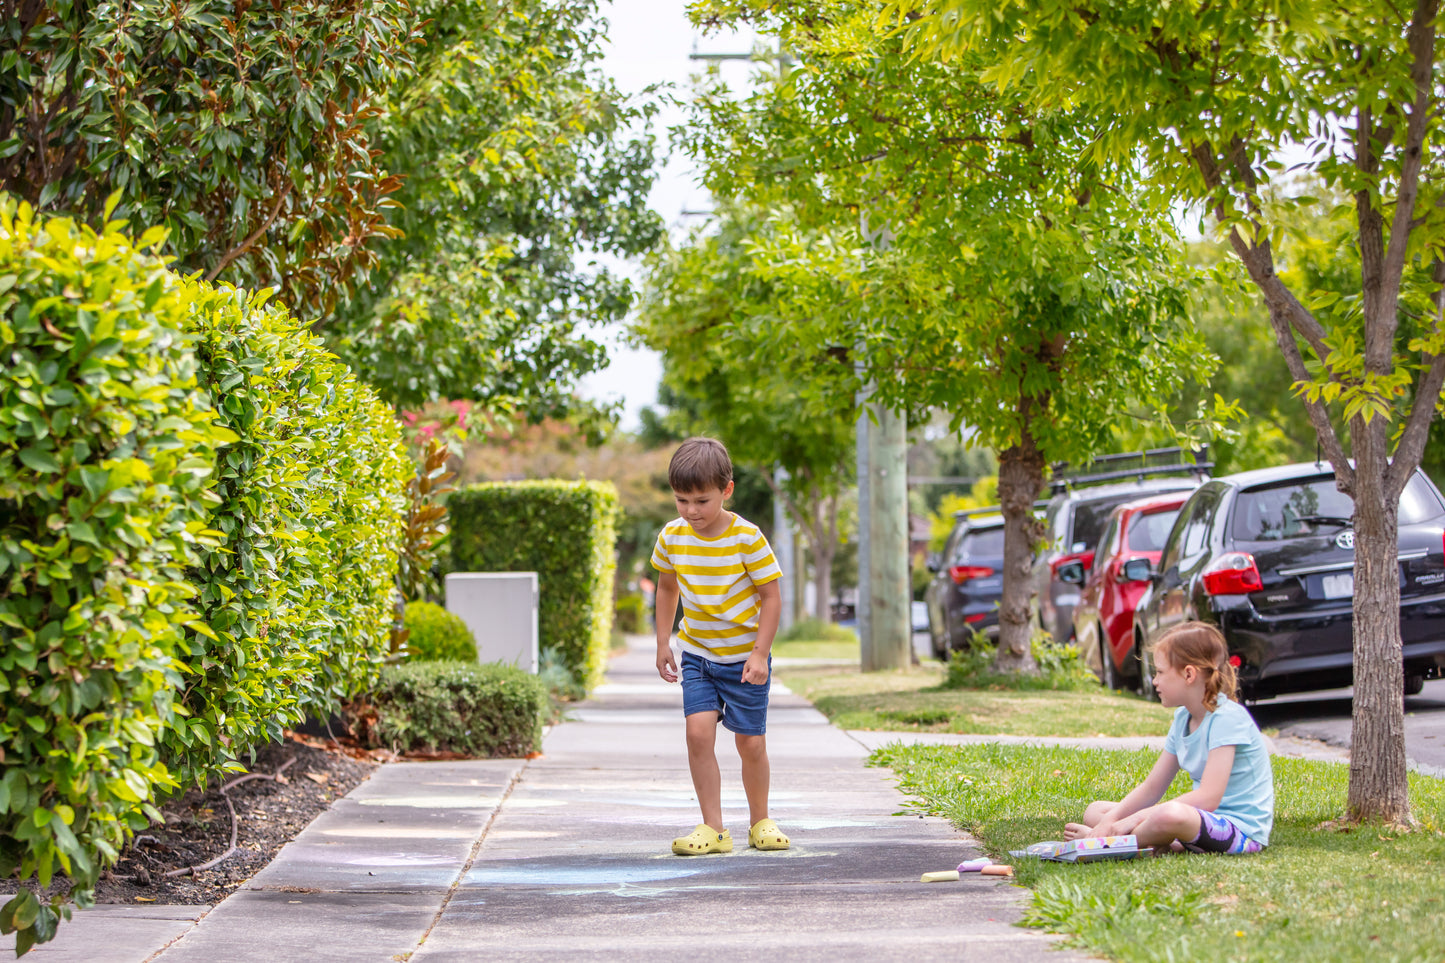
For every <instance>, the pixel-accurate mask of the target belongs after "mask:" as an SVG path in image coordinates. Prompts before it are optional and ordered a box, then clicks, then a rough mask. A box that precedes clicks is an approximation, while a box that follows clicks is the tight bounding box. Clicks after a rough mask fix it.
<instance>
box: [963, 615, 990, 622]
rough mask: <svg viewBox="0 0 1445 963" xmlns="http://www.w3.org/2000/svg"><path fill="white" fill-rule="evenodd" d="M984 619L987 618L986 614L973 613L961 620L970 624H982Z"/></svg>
mask: <svg viewBox="0 0 1445 963" xmlns="http://www.w3.org/2000/svg"><path fill="white" fill-rule="evenodd" d="M986 618H988V613H987V612H975V613H973V614H972V615H965V616H964V617H963V620H964V621H965V622H968V623H970V624H972V623H974V622H982V621H983V620H984V619H986Z"/></svg>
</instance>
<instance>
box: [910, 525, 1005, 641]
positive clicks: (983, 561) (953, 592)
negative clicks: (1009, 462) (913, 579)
mask: <svg viewBox="0 0 1445 963" xmlns="http://www.w3.org/2000/svg"><path fill="white" fill-rule="evenodd" d="M953 517H954V518H955V519H957V521H955V522H954V525H953V531H952V532H950V533H949V535H948V541H947V542H945V543H944V545H943V551H942V552H940V553H938V555H937V556H934V557H932V558H930V559H929V560H928V570H929V571H930V572H933V573H934V575H933V580H932V581H931V582H929V583H928V588H927V589H926V590H925V591H924V593H923V601H924V602H925V603H926V604H927V606H928V634H929V637H930V639H931V640H932V642H933V654H934V655H936V656H937V657H938V658H940V659H943V660H947V659H948V653H949V652H950V651H951V650H954V649H966V648H968V646H969V641H970V639H971V638H972V636H973V633H974V632H979V633H982V634H983V635H985V636H987V637H989V638H991V639H997V638H998V601H999V599H1000V598H1002V597H1003V515H1001V514H999V509H998V506H997V505H995V506H992V507H990V508H975V509H971V510H969V511H964V512H955V513H954V516H953Z"/></svg>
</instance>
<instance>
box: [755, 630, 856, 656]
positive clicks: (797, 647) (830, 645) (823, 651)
mask: <svg viewBox="0 0 1445 963" xmlns="http://www.w3.org/2000/svg"><path fill="white" fill-rule="evenodd" d="M773 658H775V659H851V660H853V661H854V662H857V661H859V652H858V638H857V636H854V638H853V640H852V641H851V642H819V641H811V640H801V641H798V642H774V643H773Z"/></svg>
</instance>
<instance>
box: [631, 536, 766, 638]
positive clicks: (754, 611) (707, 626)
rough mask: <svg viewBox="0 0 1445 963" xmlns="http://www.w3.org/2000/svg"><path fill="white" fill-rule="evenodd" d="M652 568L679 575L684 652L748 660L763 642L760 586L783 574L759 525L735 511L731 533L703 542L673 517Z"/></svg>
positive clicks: (655, 552) (654, 553) (680, 635)
mask: <svg viewBox="0 0 1445 963" xmlns="http://www.w3.org/2000/svg"><path fill="white" fill-rule="evenodd" d="M652 567H653V568H655V569H657V570H658V571H659V572H674V573H676V575H677V584H678V588H679V589H681V594H682V626H681V628H679V629H678V632H677V638H678V641H679V642H680V643H682V648H683V650H684V651H686V652H692V653H694V654H696V655H700V656H702V657H703V658H704V659H711V660H712V661H713V662H742V661H744V660H745V659H747V657H748V653H749V652H751V651H752V649H753V643H754V642H756V641H757V640H758V615H759V613H760V612H761V611H762V607H761V604H760V602H761V599H760V598H759V597H758V589H757V587H758V586H759V585H766V584H767V583H768V582H771V581H773V580H774V579H776V578H779V577H780V576H782V574H783V573H782V570H781V569H779V568H778V560H777V559H776V558H774V557H773V550H772V548H771V547H770V546H769V545H768V540H767V539H766V538H765V537H764V536H763V533H762V532H761V531H759V530H758V526H756V525H754V524H753V523H752V522H750V521H747V520H746V519H744V518H743V517H742V516H740V515H738V514H737V513H736V512H734V513H733V520H732V524H730V525H729V526H728V527H727V531H725V532H723V533H722V534H721V535H718V536H717V537H715V538H703V537H702V536H701V535H699V534H697V533H696V532H695V531H693V529H692V526H691V525H689V524H688V523H687V521H686V520H685V519H682V518H677V519H674V520H673V521H671V522H669V523H668V525H667V527H666V528H664V529H663V530H662V533H661V534H659V535H658V536H657V546H656V547H655V548H654V549H653V550H652Z"/></svg>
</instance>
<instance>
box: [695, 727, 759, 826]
mask: <svg viewBox="0 0 1445 963" xmlns="http://www.w3.org/2000/svg"><path fill="white" fill-rule="evenodd" d="M717 715H718V714H717V713H716V712H694V713H693V714H692V715H690V716H688V717H687V767H688V769H689V770H691V771H692V789H693V792H695V793H697V802H698V805H699V806H700V807H701V808H702V821H703V822H705V823H707V824H708V825H709V826H711V827H712V828H713V829H716V830H717V831H718V832H722V831H723V820H722V774H721V773H720V772H719V771H718V765H717V750H716V748H715V743H716V741H717ZM745 771H746V770H745ZM744 778H746V777H744ZM749 798H751V794H750V795H749Z"/></svg>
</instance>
